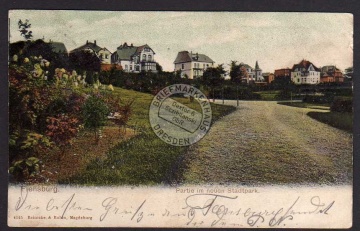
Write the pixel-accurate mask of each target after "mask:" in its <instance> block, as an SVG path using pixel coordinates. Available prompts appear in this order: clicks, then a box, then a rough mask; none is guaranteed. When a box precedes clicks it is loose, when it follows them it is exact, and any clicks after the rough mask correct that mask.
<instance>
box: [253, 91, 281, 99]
mask: <svg viewBox="0 0 360 231" xmlns="http://www.w3.org/2000/svg"><path fill="white" fill-rule="evenodd" d="M279 92H280V91H258V92H254V93H257V94H259V95H260V96H261V99H262V100H268V101H272V100H277V99H276V95H277V94H279Z"/></svg>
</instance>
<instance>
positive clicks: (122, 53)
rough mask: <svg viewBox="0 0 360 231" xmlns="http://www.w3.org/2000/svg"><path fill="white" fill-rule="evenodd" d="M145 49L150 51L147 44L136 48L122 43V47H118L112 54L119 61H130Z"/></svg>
mask: <svg viewBox="0 0 360 231" xmlns="http://www.w3.org/2000/svg"><path fill="white" fill-rule="evenodd" d="M145 47H147V48H149V49H151V48H150V47H149V45H147V44H145V45H142V46H138V47H137V46H133V45H132V44H131V45H130V46H129V45H127V43H124V44H123V45H120V46H119V47H118V48H117V49H116V51H115V52H114V53H116V54H117V55H118V57H119V59H121V60H131V56H134V55H137V54H140V53H141V52H142V51H143V50H144V48H145ZM151 50H152V49H151ZM154 54H155V52H154Z"/></svg>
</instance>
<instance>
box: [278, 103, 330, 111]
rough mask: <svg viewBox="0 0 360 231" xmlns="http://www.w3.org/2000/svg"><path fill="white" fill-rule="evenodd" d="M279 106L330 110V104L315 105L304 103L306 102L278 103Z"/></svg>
mask: <svg viewBox="0 0 360 231" xmlns="http://www.w3.org/2000/svg"><path fill="white" fill-rule="evenodd" d="M278 104H281V105H286V106H291V107H300V108H312V109H320V110H330V104H315V103H304V102H278Z"/></svg>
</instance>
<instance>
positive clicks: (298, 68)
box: [49, 40, 344, 84]
mask: <svg viewBox="0 0 360 231" xmlns="http://www.w3.org/2000/svg"><path fill="white" fill-rule="evenodd" d="M49 43H50V45H52V47H53V49H54V51H55V52H58V53H66V54H68V52H67V49H66V47H65V45H64V44H63V43H59V42H52V41H51V40H50V42H49ZM84 50H85V51H89V52H91V53H94V54H96V56H97V57H98V58H99V59H100V60H101V68H102V70H109V69H110V68H111V67H115V68H117V69H122V70H123V71H125V72H133V73H139V72H141V71H152V72H156V71H157V69H156V61H155V58H154V57H155V52H154V50H153V49H152V48H151V47H150V46H149V45H147V44H145V45H141V46H134V45H133V44H132V43H131V44H127V43H126V42H125V43H124V44H122V45H120V46H119V47H117V49H116V51H114V52H111V51H110V50H108V49H107V48H105V47H100V46H99V45H97V44H96V40H95V41H94V42H89V41H86V43H85V44H84V45H82V46H80V47H78V48H75V49H73V50H71V51H70V52H69V54H71V53H76V52H80V51H84ZM214 64H215V62H214V61H213V60H212V59H211V58H210V57H208V56H207V55H205V54H199V53H193V52H188V51H180V52H178V54H177V56H176V58H175V61H174V70H175V71H181V75H182V76H186V77H188V78H189V79H194V78H197V77H201V76H202V75H203V73H204V71H205V70H206V69H207V68H209V67H214ZM240 66H241V68H244V69H245V70H246V75H245V76H242V78H241V79H242V81H243V82H246V83H250V82H255V83H259V84H261V83H263V84H269V83H271V82H272V81H274V80H275V79H276V78H285V79H286V78H287V79H289V80H291V81H292V82H294V83H295V84H319V83H329V82H338V83H342V82H344V75H343V73H342V72H341V71H340V70H339V69H338V68H337V67H336V66H334V65H328V66H323V67H321V68H318V67H316V66H315V65H314V64H313V63H312V62H310V61H307V60H301V61H300V62H299V63H297V64H294V65H293V67H292V68H282V69H277V70H275V71H274V73H262V69H261V68H260V67H259V64H258V62H257V61H256V63H255V68H253V67H251V66H250V65H248V64H245V63H240Z"/></svg>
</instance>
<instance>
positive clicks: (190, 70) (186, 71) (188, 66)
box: [175, 62, 214, 79]
mask: <svg viewBox="0 0 360 231" xmlns="http://www.w3.org/2000/svg"><path fill="white" fill-rule="evenodd" d="M209 67H214V63H206V62H187V63H176V64H175V71H177V70H181V77H186V76H187V77H188V78H189V79H194V78H198V77H201V76H202V75H203V74H204V72H205V71H206V69H207V68H209Z"/></svg>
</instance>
